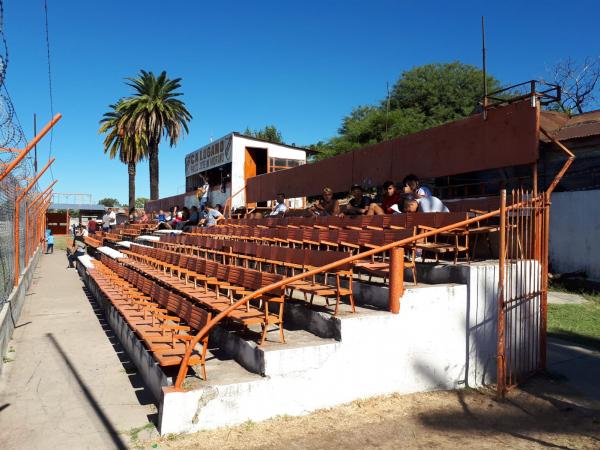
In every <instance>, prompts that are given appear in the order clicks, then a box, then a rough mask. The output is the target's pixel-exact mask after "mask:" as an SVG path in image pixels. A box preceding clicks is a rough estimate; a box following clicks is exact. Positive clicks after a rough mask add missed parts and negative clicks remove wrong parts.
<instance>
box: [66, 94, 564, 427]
mask: <svg viewBox="0 0 600 450" xmlns="http://www.w3.org/2000/svg"><path fill="white" fill-rule="evenodd" d="M532 86H533V90H532V92H531V93H530V94H529V95H527V96H524V97H523V98H520V99H519V101H515V102H505V103H503V104H499V105H490V106H488V107H487V108H486V110H485V111H484V113H482V114H478V115H474V116H471V117H469V118H467V119H464V120H460V121H456V122H452V123H449V124H446V125H442V126H439V127H436V128H433V129H430V130H426V131H423V132H420V133H417V134H415V135H410V136H406V137H402V138H399V139H395V140H392V141H388V142H384V143H382V144H376V145H374V146H370V147H366V148H363V149H359V150H357V151H354V152H351V153H348V154H344V155H340V156H338V157H335V158H331V159H328V160H324V161H322V162H317V163H313V164H306V165H301V166H298V167H294V168H290V169H287V170H281V171H278V172H273V173H269V174H264V175H259V176H256V177H253V178H250V179H249V180H247V183H246V186H245V189H244V190H243V192H242V194H241V195H243V198H244V202H246V203H259V202H263V201H267V200H269V199H272V198H274V197H275V194H276V193H278V192H285V193H286V194H287V195H288V196H289V197H304V196H311V195H316V194H318V193H319V192H320V189H321V188H322V186H319V185H317V184H315V182H314V180H325V179H326V180H327V184H328V185H329V186H331V187H332V188H333V190H334V191H335V192H344V191H346V190H347V189H348V188H349V186H351V185H352V184H355V183H358V184H365V183H366V180H369V183H373V184H380V183H382V182H383V181H384V180H386V179H396V180H397V179H400V178H402V177H403V176H404V175H406V174H407V173H409V172H415V173H418V174H420V175H422V176H423V177H424V178H428V179H435V178H439V177H449V176H455V175H459V174H464V173H469V172H474V171H482V170H492V169H500V168H507V167H520V168H523V167H525V168H527V170H528V171H529V173H530V176H529V177H527V178H526V179H525V180H522V182H521V184H520V185H518V186H514V188H515V189H514V190H513V191H512V192H511V193H509V194H507V193H506V190H502V191H498V192H494V193H493V195H487V196H485V197H479V198H461V199H456V200H453V199H451V198H445V199H444V201H445V202H446V203H447V204H448V206H449V208H450V212H447V213H418V212H417V213H405V214H399V215H384V216H357V217H294V216H293V215H290V216H288V217H277V218H249V217H248V218H245V217H238V218H228V219H227V220H225V221H224V222H223V223H221V224H219V225H216V226H212V227H205V228H202V227H195V228H192V229H191V230H190V231H188V232H179V233H169V232H166V233H158V232H157V231H156V230H155V225H154V224H129V225H119V226H118V227H117V228H116V229H115V230H112V231H111V232H110V233H96V234H95V235H92V236H88V237H87V238H86V243H87V244H88V246H89V248H90V253H91V254H92V256H95V258H94V259H90V258H88V257H82V258H80V261H79V263H78V270H79V273H80V274H81V276H82V278H83V280H84V282H85V284H86V285H87V287H88V288H89V290H90V292H91V293H92V294H93V295H94V297H95V298H96V300H97V301H98V302H99V303H100V304H101V305H102V306H103V308H104V311H105V314H106V317H107V320H108V322H109V323H110V325H111V327H112V328H113V329H114V330H115V333H116V334H117V336H118V337H119V339H120V341H121V342H122V343H123V346H124V347H125V349H126V350H127V352H128V353H129V355H130V356H131V358H132V360H133V361H134V362H135V364H136V366H137V367H138V369H139V371H140V373H141V374H142V376H143V378H144V380H145V382H146V384H147V386H148V387H149V389H150V390H151V391H152V393H153V395H154V396H155V397H156V399H157V401H158V402H159V403H160V411H159V414H160V424H159V425H160V431H161V433H163V434H164V433H172V432H188V431H194V430H198V429H207V428H214V427H219V426H224V425H230V424H235V423H242V422H244V421H247V420H261V419H265V418H268V417H272V416H275V415H281V414H303V413H305V412H307V411H311V410H314V409H317V408H321V407H329V406H333V405H335V404H339V403H342V402H345V401H350V400H353V399H356V398H362V397H368V396H373V395H378V394H384V393H390V392H416V391H425V390H432V389H450V388H461V387H464V386H471V387H475V386H480V385H483V384H490V383H495V384H496V385H497V387H498V392H499V394H501V395H502V394H503V393H504V392H505V391H506V389H508V388H509V387H510V386H512V385H515V384H517V383H519V382H520V381H522V380H524V379H526V378H527V377H528V376H529V375H530V374H531V373H533V372H535V371H537V370H539V369H540V368H543V367H544V365H545V327H546V325H545V320H546V316H545V314H546V310H545V308H546V295H547V281H546V280H547V258H548V253H547V248H548V217H549V216H548V214H549V202H548V199H549V195H550V193H551V192H552V190H553V189H554V188H555V187H556V185H557V183H558V182H559V181H560V178H561V177H562V175H564V173H565V171H566V170H567V169H568V167H569V165H570V163H571V161H572V160H573V156H572V154H571V153H570V152H569V151H568V149H566V148H565V147H564V146H563V145H562V144H561V143H560V142H558V141H556V140H554V138H553V137H552V136H549V138H550V139H551V140H552V141H553V142H554V143H555V150H557V151H559V152H564V153H566V154H567V156H568V157H567V158H566V162H565V164H564V166H563V167H562V168H561V170H560V171H559V172H558V174H557V175H556V177H555V178H554V179H553V180H552V181H550V182H549V184H548V185H547V186H539V183H538V180H537V168H536V163H537V161H538V159H539V158H540V155H539V141H540V134H545V130H544V129H542V128H541V127H540V100H543V95H544V94H543V93H539V92H537V91H535V84H532ZM333 168H337V170H333ZM230 203H231V202H230ZM405 280H406V283H405Z"/></svg>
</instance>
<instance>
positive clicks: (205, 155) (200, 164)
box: [185, 135, 231, 177]
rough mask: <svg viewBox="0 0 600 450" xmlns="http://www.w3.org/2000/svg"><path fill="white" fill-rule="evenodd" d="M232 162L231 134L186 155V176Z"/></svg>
mask: <svg viewBox="0 0 600 450" xmlns="http://www.w3.org/2000/svg"><path fill="white" fill-rule="evenodd" d="M230 162H231V135H229V136H225V137H224V138H222V139H219V140H218V141H215V142H211V143H210V144H208V145H206V146H204V147H202V148H200V149H198V150H196V151H195V152H192V153H190V154H189V155H187V156H186V157H185V176H186V177H189V176H191V175H195V174H197V173H200V172H204V171H206V170H210V169H212V168H214V167H219V166H222V165H223V164H227V163H230Z"/></svg>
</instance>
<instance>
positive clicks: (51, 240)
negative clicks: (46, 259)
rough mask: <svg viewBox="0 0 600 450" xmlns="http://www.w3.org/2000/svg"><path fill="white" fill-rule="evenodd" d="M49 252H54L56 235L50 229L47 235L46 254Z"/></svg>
mask: <svg viewBox="0 0 600 450" xmlns="http://www.w3.org/2000/svg"><path fill="white" fill-rule="evenodd" d="M48 253H54V235H53V234H52V231H49V233H48V235H47V236H46V255H47V254H48Z"/></svg>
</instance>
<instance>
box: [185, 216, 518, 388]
mask: <svg viewBox="0 0 600 450" xmlns="http://www.w3.org/2000/svg"><path fill="white" fill-rule="evenodd" d="M516 206H517V205H512V206H510V207H508V208H507V209H511V208H514V207H516ZM499 214H500V210H499V209H497V210H495V211H492V212H489V213H486V214H482V215H479V216H476V217H472V218H470V219H467V220H463V221H461V222H457V223H454V224H451V225H447V226H444V227H441V228H437V229H435V230H431V231H427V232H424V233H420V234H417V235H414V236H411V237H409V238H406V239H402V240H400V241H396V242H392V243H390V244H386V245H383V246H381V247H377V248H374V249H371V250H368V251H365V252H362V253H358V254H356V255H353V256H350V257H347V258H344V259H341V260H339V261H335V262H333V263H330V264H327V265H325V266H322V267H317V268H315V269H312V270H309V271H307V272H303V273H300V274H298V275H295V276H292V277H289V278H285V279H283V280H281V281H278V282H276V283H273V284H271V285H269V286H265V287H263V288H261V289H258V290H257V291H255V292H253V293H252V294H249V295H247V296H245V297H243V298H241V299H240V300H238V301H237V302H235V303H233V304H232V305H230V306H229V308H227V309H225V310H224V311H222V312H221V313H219V314H217V315H216V316H215V317H214V318H212V319H211V320H210V321H209V322H208V323H207V324H206V326H204V328H202V329H201V330H200V331H199V332H198V334H196V336H194V338H193V339H192V340H191V342H190V344H189V346H188V348H187V350H186V352H185V355H184V357H183V359H182V361H181V365H180V367H179V372H178V374H177V379H176V381H175V388H176V389H181V385H182V383H183V381H184V379H185V375H186V373H187V370H188V361H189V358H190V356H191V354H192V351H193V349H194V347H195V346H196V344H198V342H200V340H202V339H203V338H204V337H205V336H206V335H208V333H209V332H210V330H212V328H213V327H214V326H216V325H217V324H218V323H219V322H220V321H221V320H223V319H224V318H225V317H227V316H228V315H229V313H231V312H232V311H234V310H235V309H237V308H239V307H240V306H244V305H246V304H247V303H248V302H249V301H250V300H253V299H256V298H258V297H260V296H261V295H263V294H266V293H268V292H270V291H272V290H275V289H278V288H282V287H285V286H287V285H288V284H290V283H293V282H295V281H299V280H303V279H305V278H309V277H313V276H315V275H318V274H321V273H323V272H329V271H331V270H333V269H336V268H338V267H340V266H343V265H345V264H348V263H352V262H355V261H358V260H361V259H366V258H369V257H371V256H373V255H377V254H379V253H383V252H386V251H388V250H391V254H390V258H394V260H393V261H391V262H390V264H392V267H396V268H398V269H399V270H398V272H395V271H394V272H392V271H390V309H391V310H392V312H394V313H398V312H399V311H400V304H399V298H400V295H401V294H402V285H403V279H402V277H401V276H400V275H399V274H404V270H403V267H404V259H403V258H401V256H402V254H401V252H397V251H394V250H393V249H397V248H403V247H406V246H409V245H411V244H414V243H415V242H418V241H420V240H423V239H425V238H429V237H432V236H435V235H438V234H440V233H444V232H447V231H452V230H456V229H458V228H463V227H465V226H468V225H470V224H472V223H477V222H480V221H482V220H486V219H489V218H492V217H496V216H498V215H499ZM392 295H393V297H392ZM396 296H397V297H398V298H397V299H396V298H395V297H396Z"/></svg>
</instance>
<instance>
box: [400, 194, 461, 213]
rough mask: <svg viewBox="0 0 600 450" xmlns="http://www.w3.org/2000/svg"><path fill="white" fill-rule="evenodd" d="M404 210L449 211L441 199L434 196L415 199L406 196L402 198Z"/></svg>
mask: <svg viewBox="0 0 600 450" xmlns="http://www.w3.org/2000/svg"><path fill="white" fill-rule="evenodd" d="M404 212H424V213H431V212H450V210H449V209H448V207H447V206H446V205H444V204H443V203H442V201H441V200H440V199H439V198H437V197H434V196H433V195H431V196H429V197H421V198H417V199H411V198H407V199H406V200H404Z"/></svg>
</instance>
